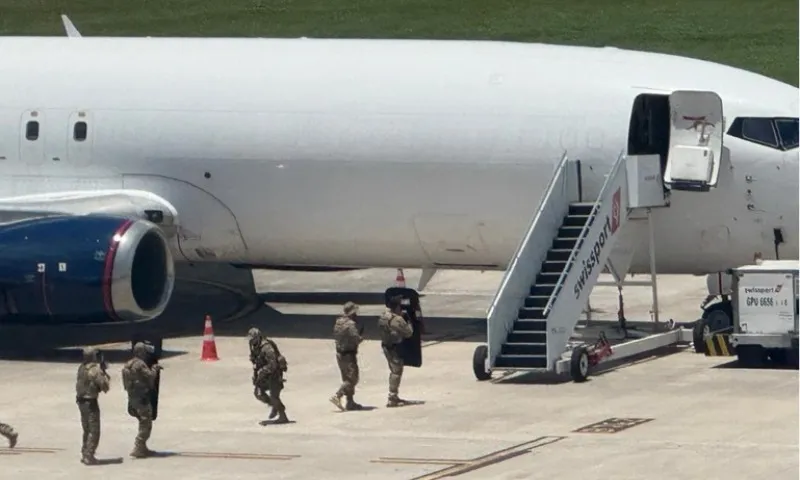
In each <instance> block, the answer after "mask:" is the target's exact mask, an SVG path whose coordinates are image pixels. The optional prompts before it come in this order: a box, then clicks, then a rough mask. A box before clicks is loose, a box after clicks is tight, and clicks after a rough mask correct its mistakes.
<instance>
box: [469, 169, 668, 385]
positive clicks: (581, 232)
mask: <svg viewBox="0 0 800 480" xmlns="http://www.w3.org/2000/svg"><path fill="white" fill-rule="evenodd" d="M629 171H630V172H633V173H632V174H630V175H629ZM629 178H630V180H632V181H633V182H631V181H629ZM645 179H646V181H645ZM581 183H582V182H581V178H580V162H578V161H570V160H569V159H568V156H567V154H566V153H565V154H564V155H563V157H562V158H561V160H560V162H559V163H558V165H557V167H556V170H555V173H554V175H553V177H552V179H551V181H550V184H549V185H548V187H547V189H546V190H545V192H544V195H543V198H542V201H541V202H540V205H539V208H538V210H537V212H536V214H535V216H534V219H533V221H532V223H531V224H530V227H529V229H528V231H527V232H526V235H525V237H524V238H523V240H522V241H521V243H520V245H519V247H518V249H517V251H516V253H515V255H514V257H513V259H512V262H511V264H510V266H509V268H508V269H507V271H506V274H505V276H504V278H503V282H502V283H501V286H500V288H499V290H498V292H497V294H496V295H495V298H494V300H493V302H492V304H491V306H490V308H489V312H488V317H487V345H486V347H485V349H486V350H485V356H486V358H485V364H486V365H485V366H486V371H487V372H491V371H492V370H523V371H556V370H557V365H558V364H559V361H561V360H562V356H563V355H564V354H565V353H566V352H567V351H568V350H567V344H568V342H569V339H570V337H571V336H572V333H573V331H574V329H575V326H576V324H577V323H578V320H579V318H580V315H581V310H582V308H583V306H584V305H586V303H587V300H588V298H589V295H590V294H591V292H592V288H593V287H594V285H595V283H596V282H597V279H598V276H599V275H600V273H601V272H602V271H603V269H604V266H605V265H606V262H607V261H608V260H609V255H610V254H611V252H612V250H613V246H614V243H615V242H616V241H617V239H618V238H619V237H620V235H621V234H622V232H623V230H624V227H625V224H626V222H627V221H628V219H629V215H630V213H631V212H632V211H634V210H635V209H637V208H641V206H642V205H645V204H646V205H647V206H648V208H650V207H658V206H666V200H665V196H664V188H663V183H662V182H661V173H660V164H659V157H658V155H642V156H626V155H625V154H624V153H621V154H620V155H619V157H618V158H617V159H616V161H615V162H614V163H613V165H612V167H611V170H610V172H609V173H608V175H607V176H606V178H605V182H604V183H603V185H602V187H601V189H600V192H599V195H598V197H597V199H596V200H595V201H592V202H586V201H581V197H582V193H581V191H580V190H581ZM631 183H633V185H634V186H633V188H634V189H635V191H634V192H633V193H634V197H635V198H634V200H635V205H633V206H632V205H631V202H630V201H629V198H630V193H631V192H630V184H631ZM654 199H655V200H654ZM478 355H479V353H478V351H477V350H476V357H477V356H478ZM477 374H478V371H477V369H476V375H477Z"/></svg>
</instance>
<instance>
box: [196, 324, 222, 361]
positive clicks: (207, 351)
mask: <svg viewBox="0 0 800 480" xmlns="http://www.w3.org/2000/svg"><path fill="white" fill-rule="evenodd" d="M200 360H202V361H204V362H216V361H217V360H219V357H218V356H217V342H216V340H214V328H213V327H212V326H211V315H206V325H205V327H204V328H203V353H202V355H200Z"/></svg>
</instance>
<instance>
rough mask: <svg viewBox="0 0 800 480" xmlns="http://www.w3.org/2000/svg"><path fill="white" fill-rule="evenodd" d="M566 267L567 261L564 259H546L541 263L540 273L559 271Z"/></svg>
mask: <svg viewBox="0 0 800 480" xmlns="http://www.w3.org/2000/svg"><path fill="white" fill-rule="evenodd" d="M566 267H567V262H566V261H564V260H556V261H553V262H551V261H548V260H545V262H544V263H543V264H542V270H541V272H542V273H561V272H563V271H564V269H565V268H566Z"/></svg>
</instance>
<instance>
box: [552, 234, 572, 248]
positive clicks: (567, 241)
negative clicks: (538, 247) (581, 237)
mask: <svg viewBox="0 0 800 480" xmlns="http://www.w3.org/2000/svg"><path fill="white" fill-rule="evenodd" d="M576 243H578V239H577V238H561V237H556V238H555V239H554V240H553V245H552V247H551V248H552V249H553V250H572V249H573V248H575V244H576Z"/></svg>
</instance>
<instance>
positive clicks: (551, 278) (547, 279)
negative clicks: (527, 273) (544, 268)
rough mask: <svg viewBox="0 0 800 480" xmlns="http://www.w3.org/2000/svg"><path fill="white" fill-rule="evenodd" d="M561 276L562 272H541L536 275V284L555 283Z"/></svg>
mask: <svg viewBox="0 0 800 480" xmlns="http://www.w3.org/2000/svg"><path fill="white" fill-rule="evenodd" d="M559 277H561V272H541V273H539V274H537V275H536V285H555V284H557V283H558V279H559Z"/></svg>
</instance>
